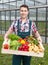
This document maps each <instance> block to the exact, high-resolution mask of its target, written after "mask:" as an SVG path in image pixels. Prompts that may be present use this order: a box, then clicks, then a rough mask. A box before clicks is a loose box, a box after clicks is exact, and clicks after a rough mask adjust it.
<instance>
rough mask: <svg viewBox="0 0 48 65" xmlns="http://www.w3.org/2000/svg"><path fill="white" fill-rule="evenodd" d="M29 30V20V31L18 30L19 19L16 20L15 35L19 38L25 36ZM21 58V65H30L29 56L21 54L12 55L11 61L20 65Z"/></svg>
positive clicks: (13, 64)
mask: <svg viewBox="0 0 48 65" xmlns="http://www.w3.org/2000/svg"><path fill="white" fill-rule="evenodd" d="M30 30H31V21H29V31H28V32H20V29H19V20H18V31H17V35H18V36H20V37H21V38H23V39H24V38H25V37H26V36H29V35H30ZM21 60H22V64H23V65H30V60H31V56H23V55H13V62H12V65H21Z"/></svg>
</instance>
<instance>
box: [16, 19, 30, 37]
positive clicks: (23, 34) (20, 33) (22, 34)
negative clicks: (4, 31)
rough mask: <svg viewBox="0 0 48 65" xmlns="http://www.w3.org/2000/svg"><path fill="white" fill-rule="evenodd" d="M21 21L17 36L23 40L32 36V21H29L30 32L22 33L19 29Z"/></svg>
mask: <svg viewBox="0 0 48 65" xmlns="http://www.w3.org/2000/svg"><path fill="white" fill-rule="evenodd" d="M19 24H20V23H19V20H18V31H17V35H18V36H20V37H21V38H25V37H26V36H29V35H30V30H31V21H29V31H28V32H20V28H19Z"/></svg>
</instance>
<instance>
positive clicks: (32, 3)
mask: <svg viewBox="0 0 48 65" xmlns="http://www.w3.org/2000/svg"><path fill="white" fill-rule="evenodd" d="M26 4H27V5H28V6H29V7H32V5H34V1H32V0H26Z"/></svg>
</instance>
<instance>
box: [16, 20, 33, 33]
mask: <svg viewBox="0 0 48 65" xmlns="http://www.w3.org/2000/svg"><path fill="white" fill-rule="evenodd" d="M31 24H32V20H29V33H30V32H31ZM17 28H18V30H17V34H18V32H19V19H18V23H17Z"/></svg>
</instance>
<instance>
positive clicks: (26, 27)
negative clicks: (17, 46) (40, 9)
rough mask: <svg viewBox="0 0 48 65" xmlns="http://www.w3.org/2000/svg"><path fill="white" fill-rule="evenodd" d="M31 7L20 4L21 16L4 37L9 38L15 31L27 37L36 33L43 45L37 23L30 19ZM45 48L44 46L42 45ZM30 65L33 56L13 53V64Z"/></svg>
mask: <svg viewBox="0 0 48 65" xmlns="http://www.w3.org/2000/svg"><path fill="white" fill-rule="evenodd" d="M28 13H29V8H28V6H27V5H21V6H20V18H19V19H16V20H15V21H13V23H12V25H11V26H10V28H9V30H8V31H7V32H6V34H5V36H4V39H8V35H9V34H11V33H13V32H15V34H16V35H18V36H20V37H22V38H25V37H26V36H29V35H32V33H33V34H34V36H35V37H36V38H37V40H38V42H39V44H40V45H41V46H42V39H41V37H40V34H39V33H38V30H37V29H36V25H35V23H34V22H33V21H32V20H29V19H28ZM42 49H43V50H44V48H43V47H42ZM21 61H22V64H23V65H30V61H31V56H23V55H13V59H12V65H21Z"/></svg>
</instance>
